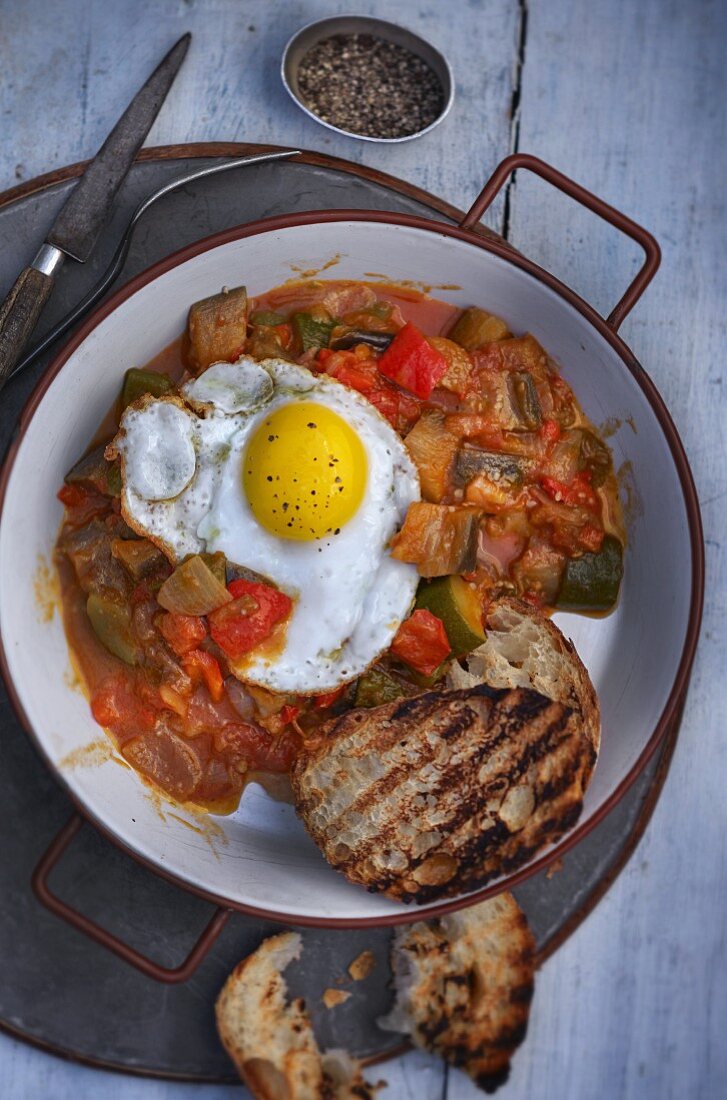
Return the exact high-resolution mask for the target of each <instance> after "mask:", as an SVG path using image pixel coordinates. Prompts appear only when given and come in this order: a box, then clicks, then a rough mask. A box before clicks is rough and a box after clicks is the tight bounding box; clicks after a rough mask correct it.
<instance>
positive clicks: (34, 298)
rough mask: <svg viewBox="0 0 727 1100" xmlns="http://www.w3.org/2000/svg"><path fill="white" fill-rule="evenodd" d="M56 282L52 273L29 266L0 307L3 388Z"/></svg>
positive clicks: (0, 378)
mask: <svg viewBox="0 0 727 1100" xmlns="http://www.w3.org/2000/svg"><path fill="white" fill-rule="evenodd" d="M53 283H54V279H53V276H52V275H46V274H45V272H43V271H38V269H37V268H35V267H26V268H25V270H24V271H21V273H20V275H19V276H18V278H17V279H16V280H15V285H14V286H13V288H12V290H11V291H10V293H9V294H8V296H7V298H6V299H5V301H4V302H3V304H2V306H0V389H2V387H3V386H4V385H5V383H6V382H7V380H8V378H9V377H10V375H11V373H12V370H13V367H14V366H15V364H16V363H17V361H18V359H19V358H20V356H21V355H22V353H23V350H24V348H25V346H26V344H27V343H28V340H29V339H30V335H31V333H32V331H33V329H34V328H35V326H36V324H37V322H38V317H39V316H40V312H41V310H42V309H43V306H44V305H45V303H46V302H47V301H48V298H49V297H50V292H51V290H52V289H53Z"/></svg>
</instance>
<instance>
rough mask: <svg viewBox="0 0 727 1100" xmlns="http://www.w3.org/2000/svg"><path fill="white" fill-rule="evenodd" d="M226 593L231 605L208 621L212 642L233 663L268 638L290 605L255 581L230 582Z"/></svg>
mask: <svg viewBox="0 0 727 1100" xmlns="http://www.w3.org/2000/svg"><path fill="white" fill-rule="evenodd" d="M227 590H228V592H229V593H230V595H231V596H232V597H233V599H232V602H231V603H228V604H225V605H224V606H223V607H219V608H218V609H217V610H216V611H213V612H212V614H211V615H209V617H208V618H209V627H210V634H211V635H212V638H213V640H214V641H215V642H217V645H218V646H219V647H220V649H222V650H223V651H224V652H225V653H226V654H227V656H228V657H231V658H232V660H233V661H234V660H237V659H238V658H239V657H243V656H244V655H245V654H246V653H249V652H250V650H252V649H255V647H256V646H258V645H259V644H260V642H263V641H265V639H266V638H268V637H269V636H270V634H271V633H272V631H273V627H274V626H275V624H276V623H279V622H281V621H282V620H283V619H286V618H287V617H288V615H289V614H290V612H291V610H292V607H293V601H292V600H291V599H290V596H286V594H285V592H280V591H279V590H278V589H277V588H271V587H270V585H267V584H258V583H257V582H255V581H246V580H242V579H240V580H236V581H231V582H230V583H229V584H228V586H227Z"/></svg>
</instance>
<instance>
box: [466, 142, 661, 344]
mask: <svg viewBox="0 0 727 1100" xmlns="http://www.w3.org/2000/svg"><path fill="white" fill-rule="evenodd" d="M518 168H527V169H528V170H529V171H530V172H534V173H535V175H536V176H540V178H541V179H544V180H545V181H546V182H547V183H551V184H552V185H553V187H557V188H558V190H559V191H562V192H563V193H564V194H565V195H568V196H569V197H570V198H572V199H575V200H576V202H579V203H581V205H582V206H585V207H587V208H588V209H589V210H592V211H593V213H594V214H598V216H599V217H600V218H603V219H604V221H607V222H609V223H610V224H611V225H612V226H614V227H615V228H616V229H619V230H620V231H621V232H622V233H625V234H626V236H627V237H631V239H632V240H634V241H636V243H637V244H639V245H641V247H642V248H643V250H644V253H645V255H646V259H645V260H644V263H643V265H642V266H641V268H640V270H639V271H638V273H637V275H636V276H635V278H634V279H633V280H632V282H631V283H630V284H629V286H628V287H627V289H626V293H625V294H624V295H623V297H622V298H621V299H620V301H619V302H618V303H617V305H616V306H615V307H614V309H613V310H612V311H611V312H610V313H609V315H608V317H607V318H606V323H607V324H608V325H610V327H611V328H612V329H613V331H614V332H618V330H619V327H620V325H621V322H622V321H623V320H624V318H625V317H626V316H627V314H629V313H630V312H631V310H632V309H633V308H634V306H635V305H636V303H637V302H638V300H639V298H640V297H641V295H642V294H643V293H644V291H645V290H646V288H647V286H648V285H649V283H650V282H651V280H652V279H653V278H654V275H655V274H656V272H657V269H658V267H659V263H660V261H661V249H660V248H659V245H658V244H657V242H656V240H655V239H654V238H653V237H652V235H651V233H648V232H647V231H646V230H645V229H643V228H642V227H641V226H640V225H637V224H636V222H634V221H631V218H627V217H626V215H625V214H622V213H621V211H620V210H616V209H614V207H613V206H609V205H608V203H606V202H604V201H603V199H599V198H598V196H597V195H594V194H592V193H591V192H590V191H586V189H585V187H581V186H580V184H578V183H575V182H574V181H573V180H572V179H569V178H568V176H564V175H563V173H562V172H559V171H558V170H557V169H556V168H553V167H551V165H549V164H546V163H545V161H542V160H540V159H539V158H538V157H533V156H530V154H529V153H514V154H513V155H512V156H510V157H506V158H505V160H503V161H502V162H501V163H500V164H499V165H498V167H497V168H496V169H495V171H494V172H493V173H492V175H491V176H490V178H489V180H488V181H487V183H486V184H485V186H484V187H483V188H482V190H481V191H480V193H479V195H478V196H477V198H476V199H475V201H474V203H473V204H472V206H471V207H470V209H469V210H468V211H467V213H466V214H465V216H464V218H463V219H462V221H461V222H460V223H459V224H460V227H461V228H462V229H471V228H472V227H473V226H474V225H476V224H477V222H478V221H479V220H480V218H481V217H482V215H483V214H484V212H485V210H487V208H488V207H489V206H490V205H491V203H492V201H493V199H494V198H495V196H496V195H497V193H498V192H499V190H500V189H501V187H502V185H503V184H504V183H505V182H506V181H507V180H508V179H509V177H510V174H511V172H514V171H516V170H517V169H518Z"/></svg>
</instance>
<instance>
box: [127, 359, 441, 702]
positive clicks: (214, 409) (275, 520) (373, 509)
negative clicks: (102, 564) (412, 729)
mask: <svg viewBox="0 0 727 1100" xmlns="http://www.w3.org/2000/svg"><path fill="white" fill-rule="evenodd" d="M111 453H118V454H119V455H120V456H121V468H122V510H123V513H124V516H125V518H126V520H127V522H128V523H129V525H130V526H131V527H133V529H134V530H135V531H137V532H138V533H140V534H143V535H145V536H147V537H148V538H150V539H152V540H153V541H154V542H156V543H157V545H159V546H161V547H162V548H163V549H164V551H165V552H166V554H167V555H168V556H169V557H170V558H171V560H172V561H175V562H179V561H181V560H183V559H184V558H185V557H187V555H189V554H194V553H201V552H204V551H207V552H210V553H214V552H216V551H222V553H224V554H225V556H226V558H227V559H228V561H229V562H232V563H235V564H236V565H239V566H243V567H245V568H247V569H250V570H252V571H253V572H255V573H257V574H259V575H260V576H261V577H263V578H264V579H266V580H267V581H268V582H269V583H270V584H273V585H275V586H276V587H278V588H280V589H281V590H282V591H284V592H286V593H287V594H288V595H289V596H290V597H291V598H292V600H293V611H292V613H291V616H290V618H289V620H288V623H287V629H286V631H285V635H284V639H283V641H282V644H281V645H279V646H277V647H276V651H275V653H270V652H264V647H262V650H261V652H260V653H259V654H256V653H255V651H253V652H252V653H250V654H248V655H247V656H246V657H245V658H244V659H243V660H242V661H239V662H237V663H236V664H235V665H234V667H233V671H234V672H235V674H236V675H237V676H238V677H239V678H240V679H242V680H245V681H249V682H251V683H255V684H258V685H260V686H263V687H266V688H268V689H269V690H271V691H277V692H295V693H301V694H306V693H308V694H317V693H320V692H325V691H331V690H333V689H334V688H336V687H338V686H339V685H340V684H343V683H346V682H347V681H350V680H352V679H354V678H355V677H356V676H359V675H360V674H361V673H362V672H364V671H365V669H366V668H367V667H368V666H369V665H370V664H371V662H372V661H374V660H375V659H376V657H378V656H379V654H381V653H382V652H383V651H384V650H385V649H387V648H388V646H389V645H390V643H391V641H392V639H393V637H394V634H395V633H396V631H397V629H398V627H399V625H400V623H401V622H402V620H403V619H404V618H405V617H406V615H407V613H408V612H409V609H410V607H411V604H412V602H413V599H414V595H415V592H416V587H417V582H418V579H419V578H418V573H417V570H416V568H415V567H414V566H412V565H407V564H405V563H403V562H398V561H395V560H394V559H393V558H392V557H391V555H390V552H389V543H390V541H391V538H392V536H393V535H394V534H395V533H396V531H397V530H398V529H399V527H400V526H401V524H402V523H403V521H404V518H405V516H406V512H407V509H408V507H409V505H410V504H411V503H412V501H415V500H418V499H419V497H420V491H419V480H418V475H417V472H416V468H415V466H414V464H413V462H412V460H411V459H410V457H409V455H408V453H407V451H406V448H405V447H404V445H403V443H402V441H401V439H400V438H399V436H398V435H397V434H396V432H395V431H394V429H393V428H392V427H391V425H390V424H389V423H388V421H386V420H385V419H384V418H383V417H382V416H381V415H380V414H379V413H378V411H377V410H376V409H375V408H374V407H373V406H372V405H371V404H370V403H369V402H368V401H367V400H366V399H365V398H364V397H362V396H361V395H360V394H358V393H356V392H355V391H354V390H351V389H349V388H348V387H346V386H344V385H342V384H341V383H339V382H337V381H336V380H335V379H332V378H329V377H327V376H325V375H323V376H318V375H314V374H312V373H311V372H310V371H308V370H306V369H305V368H304V367H299V366H296V365H294V364H291V363H288V362H285V361H283V360H279V359H267V360H264V361H263V362H260V363H259V362H257V361H256V360H254V359H252V358H250V357H247V356H243V357H242V358H241V359H240V360H239V361H238V362H237V363H216V364H214V365H213V366H211V367H209V368H208V369H207V370H206V371H205V372H204V373H203V374H202V375H200V376H199V378H196V379H193V380H192V381H190V382H187V383H186V384H185V385H184V386H183V387H182V388H181V391H180V393H179V394H178V395H176V396H169V395H165V396H163V397H160V398H145V399H144V400H143V401H142V402H140V403H138V404H137V405H136V406H131V407H129V408H128V409H127V410H126V412H125V413H124V415H123V417H122V420H121V426H120V431H119V434H118V435H117V437H116V439H115V440H114V442H113V444H112V448H111Z"/></svg>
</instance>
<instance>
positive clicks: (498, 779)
mask: <svg viewBox="0 0 727 1100" xmlns="http://www.w3.org/2000/svg"><path fill="white" fill-rule="evenodd" d="M395 714H398V716H399V719H398V720H397V721H394V715H395ZM592 754H593V749H592V746H591V744H589V742H588V739H587V738H586V736H585V735H584V733H583V731H582V728H581V726H580V724H579V722H578V717H577V716H576V715H574V713H573V710H572V709H571V708H569V707H568V706H567V705H566V704H565V703H562V702H553V701H552V700H550V699H547V698H546V697H545V696H543V695H540V694H539V693H537V692H534V691H532V690H530V689H528V688H520V687H518V688H509V689H508V688H499V689H493V688H490V687H487V686H486V685H478V686H476V687H474V688H470V689H461V690H454V691H438V692H423V693H422V694H420V695H419V696H414V697H411V698H408V699H406V700H404V701H403V702H402V701H400V700H399V701H396V702H394V703H390V704H384V705H383V706H380V707H374V708H371V709H370V710H367V711H364V712H361V711H356V712H349V713H348V714H347V715H344V716H343V717H341V718H338V719H335V720H334V721H333V722H332V723H331V724H330V725H329V726H328V727H327V729H326V730H325V731H324V736H323V737H322V738H321V741H320V742H319V743H318V744H317V745H316V748H315V749H314V750H313V751H312V752H310V753H309V754H308V755H307V756H305V755H304V756H302V757H300V758H299V759H298V761H297V762H296V764H295V766H294V769H293V777H292V778H293V787H294V791H295V793H296V797H297V806H298V811H299V813H300V814H301V816H302V817H303V819H304V821H305V823H306V825H307V827H308V829H309V831H310V832H311V834H312V835H313V837H314V839H315V840H316V841H317V843H318V844H319V846H320V847H321V848H322V849H323V852H324V854H325V855H326V857H327V858H328V860H329V862H331V863H332V864H333V866H334V867H336V868H337V869H338V870H340V871H342V872H343V873H344V874H346V875H347V876H348V877H349V878H350V879H351V880H352V881H354V882H358V883H360V884H361V885H363V886H365V887H366V888H367V889H369V890H371V891H374V892H381V891H383V892H385V893H387V894H389V895H390V896H392V897H396V898H399V899H401V900H405V901H417V902H422V901H429V900H432V899H434V898H436V897H442V896H447V895H451V894H454V893H458V892H461V891H463V890H471V889H475V888H476V887H477V886H480V885H483V884H484V883H486V882H487V881H489V880H490V879H492V878H493V877H495V876H497V875H499V874H502V873H503V872H504V871H509V870H512V869H515V868H516V867H518V866H521V865H522V863H524V862H525V861H526V860H527V859H529V858H530V857H531V856H532V855H533V854H534V853H535V852H536V851H538V850H539V848H541V847H542V846H543V845H544V844H546V843H548V842H550V841H551V840H553V839H555V838H556V837H557V836H559V835H560V834H561V833H562V832H563V831H565V828H567V827H568V825H570V824H571V823H572V822H573V821H574V820H575V819H576V818H577V816H578V814H579V813H580V809H581V806H582V794H583V789H584V786H585V780H586V777H587V772H588V768H589V766H590V763H591V758H592Z"/></svg>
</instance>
